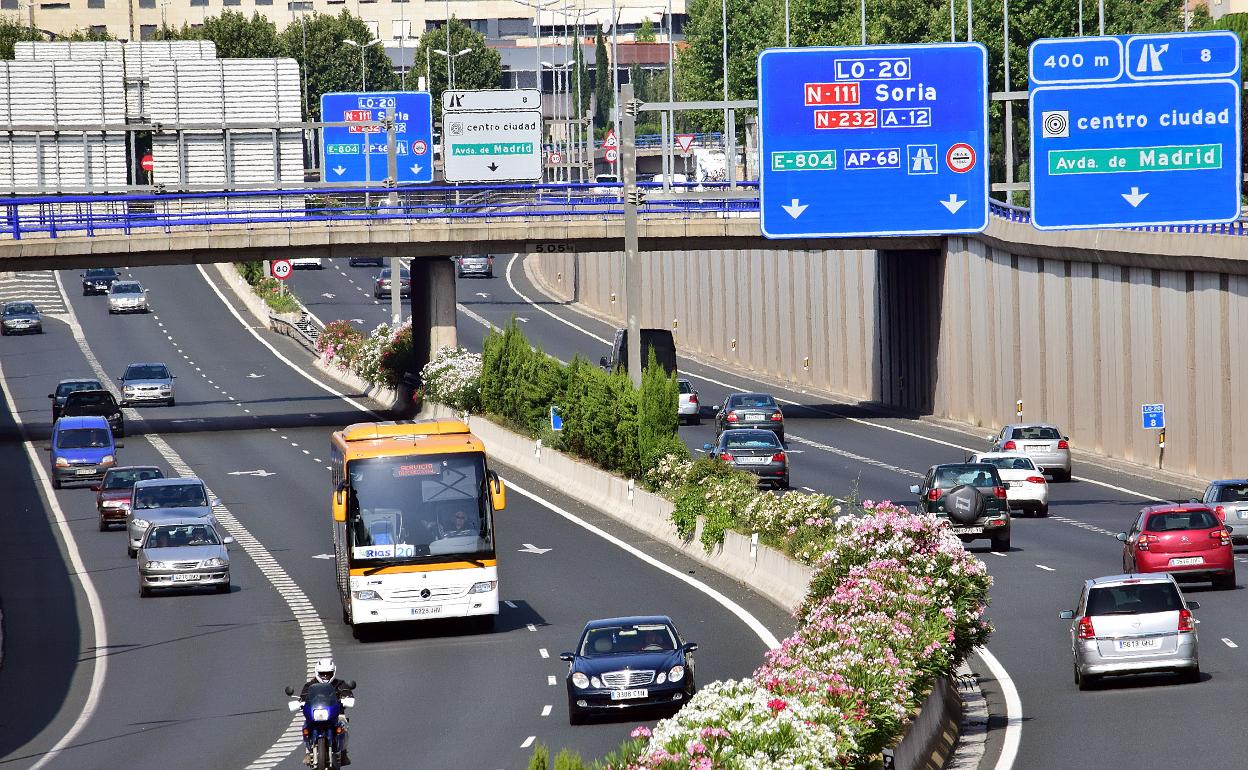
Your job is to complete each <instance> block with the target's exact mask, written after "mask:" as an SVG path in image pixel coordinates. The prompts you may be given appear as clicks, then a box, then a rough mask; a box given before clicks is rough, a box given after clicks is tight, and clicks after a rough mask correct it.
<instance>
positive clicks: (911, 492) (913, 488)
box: [910, 484, 919, 495]
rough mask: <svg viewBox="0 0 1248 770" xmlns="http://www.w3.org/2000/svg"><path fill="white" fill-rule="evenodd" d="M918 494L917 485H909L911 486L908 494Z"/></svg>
mask: <svg viewBox="0 0 1248 770" xmlns="http://www.w3.org/2000/svg"><path fill="white" fill-rule="evenodd" d="M918 493H919V485H918V484H911V485H910V494H912V495H917V494H918Z"/></svg>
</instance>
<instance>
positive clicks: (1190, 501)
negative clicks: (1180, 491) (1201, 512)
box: [1187, 497, 1200, 503]
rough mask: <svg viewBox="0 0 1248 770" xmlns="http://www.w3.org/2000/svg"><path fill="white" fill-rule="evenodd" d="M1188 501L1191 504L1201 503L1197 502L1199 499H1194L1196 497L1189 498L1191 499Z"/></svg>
mask: <svg viewBox="0 0 1248 770" xmlns="http://www.w3.org/2000/svg"><path fill="white" fill-rule="evenodd" d="M1187 501H1188V502H1189V503H1199V502H1200V501H1199V500H1197V499H1196V498H1194V497H1189V498H1187Z"/></svg>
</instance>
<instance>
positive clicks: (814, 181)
mask: <svg viewBox="0 0 1248 770" xmlns="http://www.w3.org/2000/svg"><path fill="white" fill-rule="evenodd" d="M815 73H817V74H815ZM987 92H988V52H987V50H986V49H985V48H984V47H983V46H982V45H980V44H979V43H944V44H939V45H889V46H854V47H838V48H777V49H768V50H766V51H763V52H762V53H761V54H759V57H758V94H759V100H758V112H759V126H760V132H759V134H760V136H759V166H760V174H759V199H760V201H759V205H760V209H761V225H762V232H763V235H764V236H766V237H768V238H820V237H826V238H833V237H840V236H875V235H884V236H887V235H918V234H946V233H977V232H981V231H983V230H984V228H986V227H987V226H988V93H987Z"/></svg>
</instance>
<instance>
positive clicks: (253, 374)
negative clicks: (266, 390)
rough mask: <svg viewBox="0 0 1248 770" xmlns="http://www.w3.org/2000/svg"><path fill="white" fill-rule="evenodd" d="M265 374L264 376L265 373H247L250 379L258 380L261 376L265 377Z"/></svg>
mask: <svg viewBox="0 0 1248 770" xmlns="http://www.w3.org/2000/svg"><path fill="white" fill-rule="evenodd" d="M263 376H264V375H263V374H256V373H255V372H249V373H248V374H247V379H249V380H258V379H260V378H261V377H263Z"/></svg>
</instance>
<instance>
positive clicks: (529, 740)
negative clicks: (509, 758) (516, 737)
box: [520, 735, 537, 749]
mask: <svg viewBox="0 0 1248 770" xmlns="http://www.w3.org/2000/svg"><path fill="white" fill-rule="evenodd" d="M535 740H537V736H536V735H530V736H529V737H528V738H525V739H524V743H522V744H520V748H522V749H527V748H528V747H530V746H532V745H533V741H535Z"/></svg>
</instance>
